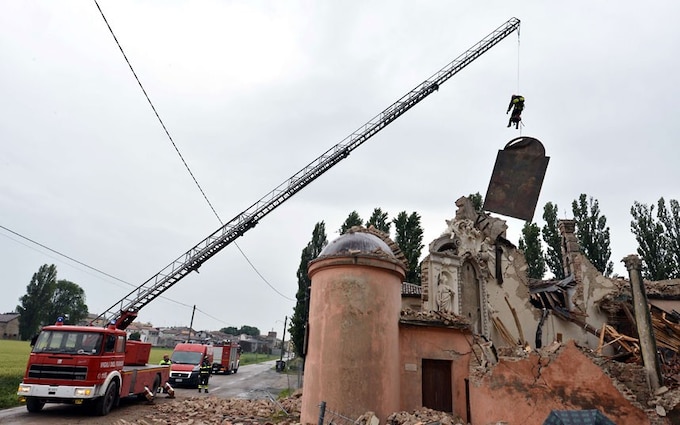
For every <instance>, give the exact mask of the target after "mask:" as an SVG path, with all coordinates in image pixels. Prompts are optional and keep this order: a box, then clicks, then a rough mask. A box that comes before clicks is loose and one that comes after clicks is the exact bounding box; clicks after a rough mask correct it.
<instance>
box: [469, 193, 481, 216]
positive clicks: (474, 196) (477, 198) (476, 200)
mask: <svg viewBox="0 0 680 425" xmlns="http://www.w3.org/2000/svg"><path fill="white" fill-rule="evenodd" d="M468 199H469V200H470V201H472V206H473V207H474V208H475V211H477V212H478V213H480V212H482V208H484V197H483V196H482V194H481V193H479V192H477V193H471V194H469V195H468Z"/></svg>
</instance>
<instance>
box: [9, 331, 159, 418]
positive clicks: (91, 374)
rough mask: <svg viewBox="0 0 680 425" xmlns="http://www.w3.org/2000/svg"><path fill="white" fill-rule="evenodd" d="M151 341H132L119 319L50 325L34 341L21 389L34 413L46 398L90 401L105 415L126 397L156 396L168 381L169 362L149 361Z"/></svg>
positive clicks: (28, 407) (81, 402) (23, 397)
mask: <svg viewBox="0 0 680 425" xmlns="http://www.w3.org/2000/svg"><path fill="white" fill-rule="evenodd" d="M150 351H151V344H147V343H142V342H138V341H128V340H127V338H126V333H125V331H124V330H121V329H117V328H116V327H115V325H114V324H112V325H109V326H107V327H105V328H101V327H94V326H72V325H64V324H63V321H62V320H59V321H57V323H56V324H55V325H51V326H45V327H44V328H43V329H42V331H41V332H40V334H39V335H38V337H37V339H36V340H35V344H34V345H33V350H32V351H31V354H30V356H29V360H28V365H27V366H26V373H25V375H24V379H23V381H22V382H21V384H20V385H19V388H18V392H17V394H18V395H19V398H20V400H21V401H23V402H25V403H26V408H27V409H28V411H29V412H38V411H40V410H41V409H42V408H43V406H44V405H45V403H70V404H83V405H89V406H90V407H91V408H92V409H93V412H94V413H96V414H98V415H102V416H103V415H106V414H108V413H109V411H110V410H111V408H112V407H113V406H115V405H117V404H118V401H119V400H120V398H122V397H128V396H134V395H136V396H139V397H143V398H146V399H148V400H152V399H153V397H154V395H155V394H156V392H157V390H158V388H159V387H160V386H161V385H162V384H164V383H166V382H167V381H168V375H169V368H168V367H167V366H157V365H146V363H147V362H148V359H149V354H150Z"/></svg>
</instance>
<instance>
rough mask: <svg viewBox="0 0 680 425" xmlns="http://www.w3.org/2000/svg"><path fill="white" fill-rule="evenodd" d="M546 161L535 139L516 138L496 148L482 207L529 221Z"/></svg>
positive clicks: (541, 146)
mask: <svg viewBox="0 0 680 425" xmlns="http://www.w3.org/2000/svg"><path fill="white" fill-rule="evenodd" d="M549 160H550V158H549V157H547V156H545V148H544V147H543V144H542V143H541V142H540V141H538V139H534V138H533V137H518V138H516V139H512V140H511V141H510V142H508V144H507V145H505V148H504V149H503V150H499V151H498V156H497V157H496V165H494V168H493V174H492V175H491V181H490V182H489V188H488V190H487V192H486V196H485V197H484V210H485V211H490V212H495V213H498V214H503V215H507V216H509V217H515V218H519V219H521V220H525V221H532V220H533V217H534V211H535V210H536V203H537V202H538V196H539V195H540V193H541V186H542V185H543V178H544V177H545V171H546V169H547V168H548V161H549Z"/></svg>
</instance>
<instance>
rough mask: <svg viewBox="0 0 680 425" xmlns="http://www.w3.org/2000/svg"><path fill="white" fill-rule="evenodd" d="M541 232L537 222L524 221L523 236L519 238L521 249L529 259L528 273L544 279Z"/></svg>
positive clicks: (535, 277) (530, 275)
mask: <svg viewBox="0 0 680 425" xmlns="http://www.w3.org/2000/svg"><path fill="white" fill-rule="evenodd" d="M540 234H541V230H540V229H539V227H538V225H537V224H536V223H524V227H522V236H521V237H520V238H519V249H520V250H521V251H522V252H524V258H525V259H526V261H527V266H528V270H527V275H528V276H529V277H531V278H534V279H543V276H544V275H545V260H544V259H543V248H542V247H541V240H540V239H539V235H540Z"/></svg>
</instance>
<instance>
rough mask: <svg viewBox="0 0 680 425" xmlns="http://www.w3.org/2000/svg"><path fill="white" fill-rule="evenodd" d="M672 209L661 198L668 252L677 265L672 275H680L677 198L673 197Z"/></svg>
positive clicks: (661, 213)
mask: <svg viewBox="0 0 680 425" xmlns="http://www.w3.org/2000/svg"><path fill="white" fill-rule="evenodd" d="M669 204H670V210H669V209H666V203H665V201H664V199H663V198H661V199H659V202H658V206H659V214H658V216H659V220H660V221H661V223H663V227H664V229H665V231H666V238H667V240H668V252H669V257H670V258H671V262H672V264H673V265H674V266H675V268H674V270H673V272H672V276H673V277H674V278H676V277H680V204H679V203H678V201H677V200H676V199H671V200H670V202H669Z"/></svg>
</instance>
